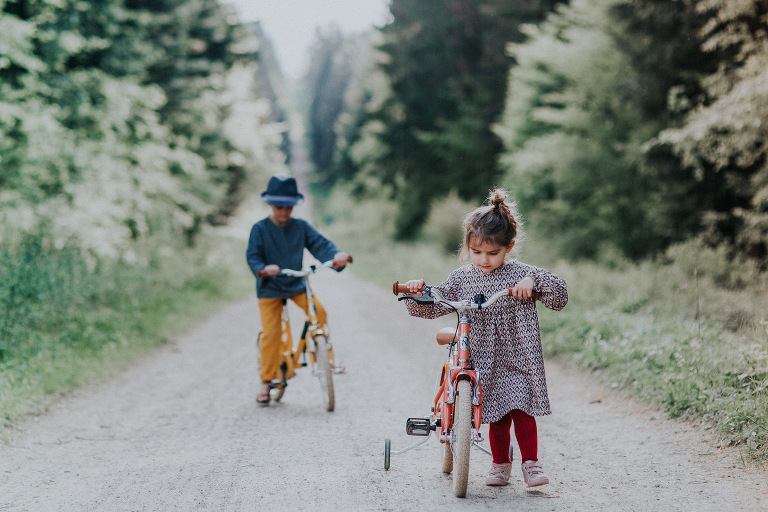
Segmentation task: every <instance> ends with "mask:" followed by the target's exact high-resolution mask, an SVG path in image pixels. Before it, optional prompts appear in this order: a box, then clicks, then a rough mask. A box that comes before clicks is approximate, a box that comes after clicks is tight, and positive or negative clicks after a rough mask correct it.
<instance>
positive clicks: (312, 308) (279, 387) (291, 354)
mask: <svg viewBox="0 0 768 512" xmlns="http://www.w3.org/2000/svg"><path fill="white" fill-rule="evenodd" d="M347 262H348V263H352V257H351V256H350V257H349V259H348V260H347ZM332 266H333V261H327V262H325V263H323V264H321V265H310V266H309V267H307V268H304V269H302V270H292V269H287V268H284V269H282V270H280V272H279V273H278V274H276V275H274V276H272V277H279V276H290V277H301V278H302V279H303V280H304V293H305V294H306V297H307V315H306V318H305V320H304V328H303V329H302V331H301V336H299V339H298V341H297V342H296V344H295V346H294V344H293V343H292V334H291V324H290V319H289V317H288V300H287V299H283V313H282V322H281V344H282V347H281V353H282V357H283V361H282V362H281V364H280V377H279V378H278V379H276V380H273V381H272V382H271V383H270V385H269V394H270V398H271V399H272V400H274V401H276V402H279V401H280V399H281V398H283V394H284V393H285V388H286V387H287V386H288V380H289V379H291V378H292V377H294V376H295V374H296V368H300V367H304V366H308V365H311V367H312V374H313V375H314V376H316V377H317V378H318V380H319V381H320V390H321V392H322V398H323V403H324V404H325V408H326V410H328V411H333V409H334V408H335V406H336V398H335V394H334V391H333V374H334V373H342V372H343V368H340V367H337V366H336V365H335V362H334V357H333V346H332V345H331V341H330V338H329V332H328V325H322V324H320V321H319V320H318V316H317V304H318V300H317V298H316V296H315V293H314V291H313V290H312V287H311V286H310V284H309V276H310V275H312V274H316V273H317V272H319V271H321V270H323V269H326V268H331V267H332ZM257 276H258V277H263V276H266V274H263V273H261V272H259V273H257ZM260 342H261V333H259V337H258V341H257V343H260Z"/></svg>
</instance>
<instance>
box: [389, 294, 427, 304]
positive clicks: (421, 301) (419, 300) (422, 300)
mask: <svg viewBox="0 0 768 512" xmlns="http://www.w3.org/2000/svg"><path fill="white" fill-rule="evenodd" d="M405 299H411V300H413V301H415V302H417V303H419V304H434V303H435V302H436V301H435V298H434V297H430V296H422V297H416V296H415V295H403V296H402V297H398V298H397V300H405Z"/></svg>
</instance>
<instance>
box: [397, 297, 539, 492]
mask: <svg viewBox="0 0 768 512" xmlns="http://www.w3.org/2000/svg"><path fill="white" fill-rule="evenodd" d="M392 291H393V292H394V294H395V295H398V294H400V293H403V294H405V295H403V296H401V297H400V298H399V299H398V300H413V301H415V302H417V303H419V304H435V303H437V302H440V303H442V304H445V305H447V306H449V307H450V308H452V309H453V310H454V311H456V314H457V315H458V316H459V322H458V326H457V327H456V329H455V330H454V331H453V332H452V333H450V332H446V331H441V332H440V333H438V335H437V341H438V343H439V344H441V345H446V344H447V345H448V359H447V360H446V362H445V363H444V364H443V367H442V369H441V371H440V375H439V377H438V382H437V391H436V393H435V399H434V404H433V406H432V414H431V415H429V416H426V417H423V418H408V419H407V420H406V423H405V431H406V433H407V434H408V435H411V436H424V437H425V439H423V440H422V441H419V442H417V443H415V444H413V445H411V446H408V447H407V448H404V449H402V450H399V451H394V452H393V451H392V442H391V440H390V439H386V440H385V441H384V469H389V465H390V457H391V455H393V454H394V455H397V454H400V453H403V452H406V451H408V450H410V449H412V448H415V447H416V446H419V445H420V444H422V443H424V442H426V441H427V439H428V438H429V436H430V435H431V433H432V432H437V431H438V429H439V432H440V434H439V436H438V439H439V441H440V443H441V445H442V446H441V456H442V471H443V472H444V473H451V472H453V493H454V495H455V496H457V497H459V498H463V497H465V496H466V495H467V480H468V478H469V455H470V448H471V447H472V446H473V445H474V446H476V447H478V448H480V449H481V450H482V451H484V452H486V453H488V454H489V455H490V451H488V450H487V449H485V448H484V447H482V446H480V445H479V443H480V442H481V441H482V437H481V435H480V432H479V429H480V424H481V418H482V403H483V392H482V386H481V385H480V375H479V372H478V371H477V370H475V369H474V368H473V367H472V366H471V364H470V359H469V327H470V319H469V314H468V311H470V310H473V309H476V310H481V309H483V308H487V307H489V306H490V305H492V304H493V303H495V302H496V301H497V300H499V299H500V298H501V297H506V296H507V295H511V294H512V288H507V289H504V290H501V291H499V292H496V293H494V294H493V295H492V296H491V297H490V298H488V299H486V298H485V296H483V295H477V296H475V297H474V298H473V299H471V300H460V301H449V300H447V299H446V298H445V297H443V296H442V294H440V292H439V291H438V290H437V288H435V287H432V286H429V285H425V286H424V288H423V289H422V290H421V295H411V294H410V292H409V290H408V288H407V287H406V286H405V285H402V284H400V283H399V282H395V284H394V285H393V287H392ZM535 299H536V297H535V296H534V300H535ZM509 455H510V459H511V458H512V448H510V454H509Z"/></svg>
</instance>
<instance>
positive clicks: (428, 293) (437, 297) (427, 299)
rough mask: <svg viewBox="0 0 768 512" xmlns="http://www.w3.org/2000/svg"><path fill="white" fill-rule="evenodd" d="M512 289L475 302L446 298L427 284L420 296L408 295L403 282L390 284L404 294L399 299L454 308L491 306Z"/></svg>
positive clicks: (535, 295)
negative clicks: (440, 304)
mask: <svg viewBox="0 0 768 512" xmlns="http://www.w3.org/2000/svg"><path fill="white" fill-rule="evenodd" d="M512 290H513V289H512V288H505V289H503V290H500V291H498V292H496V293H494V294H493V295H491V296H490V297H489V298H488V299H487V300H485V301H484V302H482V303H479V302H476V301H475V300H474V299H473V300H467V299H465V300H460V301H450V300H447V299H446V298H445V297H443V295H442V294H441V293H440V292H439V291H438V290H437V289H436V288H434V287H432V286H429V285H424V288H422V289H421V290H420V291H421V292H422V293H423V294H424V295H422V296H420V297H419V296H415V295H410V293H411V292H410V291H409V290H408V287H407V286H406V285H404V284H400V282H399V281H395V283H394V284H393V285H392V291H393V292H394V294H395V295H398V294H399V293H405V294H406V295H405V296H404V297H400V300H402V299H412V300H415V301H416V302H421V303H422V304H428V303H432V302H435V301H439V302H442V303H445V304H447V305H449V306H451V307H452V308H454V309H456V310H466V309H483V308H487V307H488V306H491V305H492V304H493V303H494V302H496V301H497V300H499V299H500V298H501V297H506V296H508V295H512ZM531 298H532V299H533V300H537V299H538V298H539V292H533V295H531Z"/></svg>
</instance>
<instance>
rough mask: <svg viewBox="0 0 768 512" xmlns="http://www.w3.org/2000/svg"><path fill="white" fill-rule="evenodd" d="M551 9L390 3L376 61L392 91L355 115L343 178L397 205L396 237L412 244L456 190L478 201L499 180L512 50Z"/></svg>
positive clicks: (367, 99) (343, 156) (438, 1)
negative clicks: (526, 24)
mask: <svg viewBox="0 0 768 512" xmlns="http://www.w3.org/2000/svg"><path fill="white" fill-rule="evenodd" d="M545 4H546V5H543V4H542V5H540V4H539V3H534V4H531V5H528V4H526V5H522V4H519V3H516V4H509V3H508V2H500V1H490V0H489V1H483V2H445V1H442V0H435V1H430V2H414V1H413V0H395V2H393V3H392V5H391V7H390V9H391V11H392V14H393V21H392V22H391V23H390V24H389V25H387V26H386V27H384V28H383V29H382V30H381V34H380V36H381V38H382V40H381V42H378V49H379V50H380V54H378V55H376V56H375V57H374V59H375V61H376V62H377V63H378V66H379V69H380V71H381V72H383V75H384V77H385V81H386V83H387V85H386V86H384V87H377V88H376V89H372V88H369V89H367V92H368V93H369V94H367V95H362V101H360V102H359V103H357V105H359V107H357V108H355V109H352V110H350V112H349V113H350V116H351V117H352V118H353V120H352V122H351V123H350V124H347V125H346V126H347V127H350V128H352V131H350V132H347V134H346V135H345V137H344V141H343V144H342V148H341V153H340V158H339V159H338V166H339V168H340V170H341V173H342V175H344V176H354V177H355V178H356V179H358V175H362V176H360V177H359V179H358V183H361V184H362V186H365V187H367V186H368V185H369V179H370V178H371V177H375V178H376V179H377V180H379V181H380V182H381V183H382V184H384V185H385V187H386V188H387V189H388V190H389V191H391V193H392V194H394V195H395V197H397V198H398V202H399V204H400V205H401V208H400V210H399V211H398V213H397V220H396V225H395V233H396V237H398V238H412V237H413V236H415V234H416V233H417V232H418V231H419V229H420V228H421V227H422V226H423V224H424V222H426V220H427V217H428V215H429V211H430V207H431V205H432V203H433V201H434V200H435V199H436V198H440V197H442V196H444V195H446V194H448V193H449V192H450V191H451V190H455V191H456V192H457V193H458V195H459V196H460V197H461V198H462V199H465V200H469V199H472V200H476V199H478V198H481V197H484V196H485V195H486V194H487V192H488V189H489V187H490V185H489V183H493V182H495V181H496V180H497V179H498V178H499V177H500V170H499V168H498V165H497V163H496V158H497V155H498V153H499V151H500V150H501V145H500V143H499V140H498V138H497V137H496V135H494V133H493V132H492V131H491V128H490V127H491V125H492V123H493V122H494V121H495V120H496V118H497V117H498V115H499V113H500V111H501V109H502V105H503V98H504V87H503V84H504V82H505V80H506V73H507V70H508V68H509V65H510V64H511V62H512V61H511V59H510V58H509V56H508V55H507V54H506V53H505V47H506V44H507V42H508V41H510V40H517V39H519V38H520V33H519V32H518V30H517V27H518V25H519V23H521V22H522V21H531V20H533V19H537V18H539V17H540V16H541V15H542V13H543V12H544V11H545V9H547V8H549V3H545ZM367 77H368V74H366V78H367ZM383 90H385V94H384V95H382V94H381V92H382V91H383ZM358 98H360V96H358ZM353 106H355V105H353ZM374 140H375V142H374Z"/></svg>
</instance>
